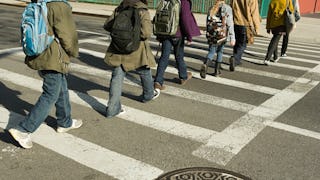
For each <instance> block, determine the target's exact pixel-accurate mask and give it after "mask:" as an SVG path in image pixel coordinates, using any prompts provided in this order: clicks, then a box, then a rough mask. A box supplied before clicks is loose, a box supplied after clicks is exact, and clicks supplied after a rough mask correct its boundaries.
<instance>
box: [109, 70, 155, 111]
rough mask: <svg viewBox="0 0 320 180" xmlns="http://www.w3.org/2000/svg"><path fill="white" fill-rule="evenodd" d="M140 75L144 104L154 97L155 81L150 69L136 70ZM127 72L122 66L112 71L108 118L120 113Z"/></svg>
mask: <svg viewBox="0 0 320 180" xmlns="http://www.w3.org/2000/svg"><path fill="white" fill-rule="evenodd" d="M136 72H137V73H138V74H139V76H140V79H141V85H142V90H143V92H142V98H143V99H142V102H147V101H150V100H151V99H152V98H153V96H154V88H153V79H152V75H151V70H150V68H146V67H141V68H138V69H136ZM125 75H126V72H125V71H124V70H123V69H122V67H121V66H119V67H115V68H114V69H113V70H112V77H111V80H110V92H109V101H108V108H107V117H113V116H116V115H117V114H119V113H120V111H121V102H120V97H121V93H122V84H123V79H124V77H125Z"/></svg>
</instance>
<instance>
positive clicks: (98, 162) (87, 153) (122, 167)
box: [0, 107, 163, 180]
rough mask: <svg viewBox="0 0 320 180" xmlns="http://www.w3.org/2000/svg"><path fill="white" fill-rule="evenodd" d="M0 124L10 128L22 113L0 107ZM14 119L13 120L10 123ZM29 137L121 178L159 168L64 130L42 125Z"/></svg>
mask: <svg viewBox="0 0 320 180" xmlns="http://www.w3.org/2000/svg"><path fill="white" fill-rule="evenodd" d="M0 117H1V121H0V126H1V128H4V129H9V128H10V127H13V125H12V124H9V125H8V123H9V120H10V123H13V124H18V122H19V121H22V120H23V118H24V117H23V116H22V115H19V114H17V113H14V112H10V111H8V110H7V109H5V108H3V107H0ZM13 121H14V122H13ZM32 140H33V141H34V142H35V143H37V144H40V145H41V146H44V147H46V148H48V149H50V150H52V151H54V152H57V153H58V154H61V155H63V156H66V157H67V158H69V159H72V160H74V161H76V162H78V163H80V164H82V165H85V166H87V167H90V168H92V169H95V170H97V171H100V172H102V173H104V174H107V175H110V176H112V177H114V178H117V179H122V180H129V179H131V180H137V179H145V180H150V179H153V178H156V177H158V176H159V175H160V174H162V173H163V171H162V170H161V169H159V168H156V167H153V166H151V165H149V164H146V163H143V162H141V161H138V160H136V159H133V158H130V157H127V156H125V155H122V154H119V153H117V152H114V151H111V150H108V149H106V148H104V147H101V146H99V145H96V144H93V143H91V142H89V141H86V140H83V139H81V138H78V137H76V136H73V135H71V134H68V133H56V132H55V131H54V129H52V128H51V127H48V126H47V125H45V124H42V125H41V126H40V127H39V128H38V129H37V131H35V132H34V133H33V134H32Z"/></svg>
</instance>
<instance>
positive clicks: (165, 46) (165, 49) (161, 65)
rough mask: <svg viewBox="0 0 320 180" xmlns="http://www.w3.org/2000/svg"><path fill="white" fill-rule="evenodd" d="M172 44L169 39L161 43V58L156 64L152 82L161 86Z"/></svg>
mask: <svg viewBox="0 0 320 180" xmlns="http://www.w3.org/2000/svg"><path fill="white" fill-rule="evenodd" d="M171 48H172V44H171V41H170V40H169V39H166V40H164V41H162V48H161V57H160V59H159V62H158V67H157V73H156V77H155V80H154V82H158V83H160V84H161V85H162V84H163V76H164V73H165V71H166V68H167V66H168V63H169V56H170V53H171Z"/></svg>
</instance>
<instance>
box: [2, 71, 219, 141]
mask: <svg viewBox="0 0 320 180" xmlns="http://www.w3.org/2000/svg"><path fill="white" fill-rule="evenodd" d="M0 79H1V80H4V81H9V82H11V83H14V84H16V85H19V86H23V87H26V88H29V89H32V90H35V91H39V92H41V91H42V87H41V86H42V81H41V80H37V79H33V78H30V77H27V76H24V75H20V74H18V73H14V72H11V71H8V70H5V69H1V68H0ZM69 96H70V101H71V102H73V103H76V104H79V105H82V106H85V107H89V108H93V109H94V110H96V111H99V112H104V111H105V108H106V106H105V105H106V104H108V101H107V100H105V99H102V98H98V97H95V96H89V95H87V94H85V93H81V92H77V91H73V90H69ZM123 106H124V108H125V109H126V111H127V113H125V114H122V115H119V116H117V117H119V118H122V119H124V120H126V121H129V122H133V123H136V124H140V125H142V126H146V127H149V128H153V129H156V130H159V131H161V132H164V133H168V134H172V135H175V136H179V137H182V138H186V139H191V140H194V141H197V142H201V143H207V141H208V139H210V137H211V136H213V135H214V134H216V131H213V130H210V129H206V128H202V127H198V126H194V125H190V124H186V123H183V122H180V121H176V120H174V119H170V118H166V117H163V116H159V115H156V114H152V113H148V112H145V111H142V110H138V109H134V108H131V107H128V106H125V105H123Z"/></svg>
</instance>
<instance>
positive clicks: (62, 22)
mask: <svg viewBox="0 0 320 180" xmlns="http://www.w3.org/2000/svg"><path fill="white" fill-rule="evenodd" d="M47 7H48V22H49V26H50V27H51V28H49V34H53V29H54V31H55V33H54V34H55V37H56V38H57V39H59V42H60V45H59V44H58V43H57V41H53V43H52V44H51V45H50V47H49V48H48V49H46V50H45V51H44V52H43V53H42V54H40V55H39V56H37V57H29V56H26V58H25V63H26V64H27V65H28V66H29V67H30V68H32V69H35V70H53V71H57V72H60V73H67V72H68V65H69V63H70V57H78V53H79V48H78V34H77V31H76V25H75V22H74V20H73V18H72V11H71V8H70V6H69V5H67V4H66V3H64V2H50V3H48V4H47Z"/></svg>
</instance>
